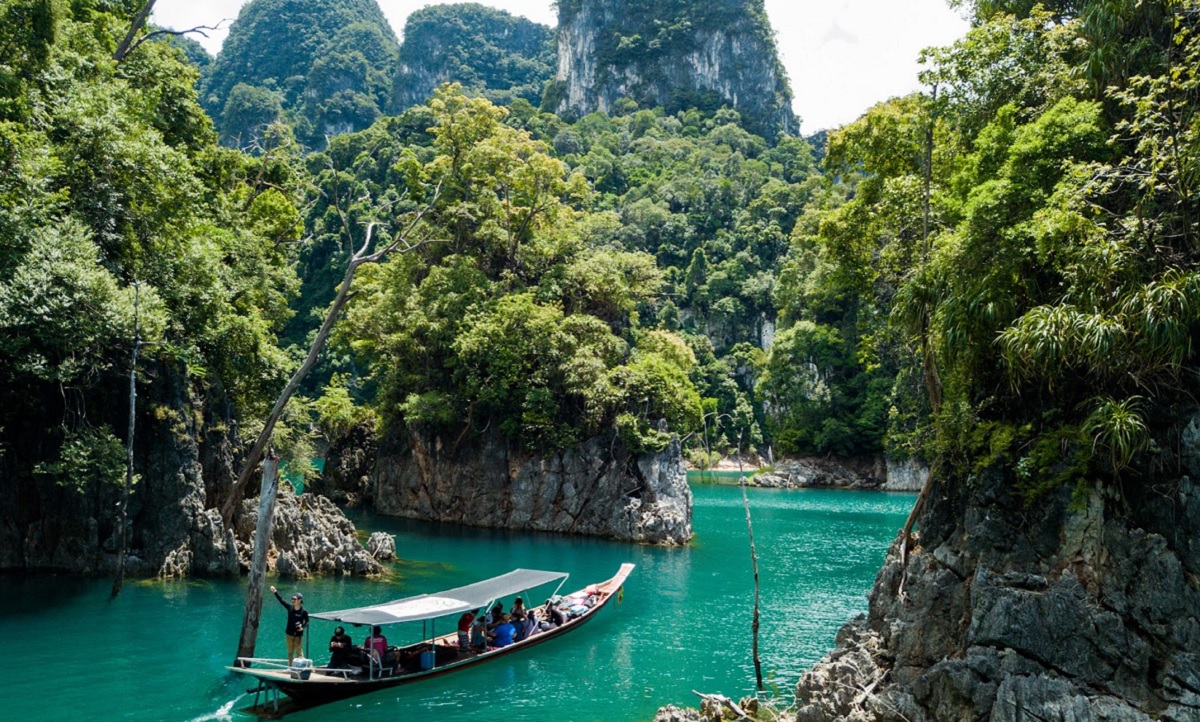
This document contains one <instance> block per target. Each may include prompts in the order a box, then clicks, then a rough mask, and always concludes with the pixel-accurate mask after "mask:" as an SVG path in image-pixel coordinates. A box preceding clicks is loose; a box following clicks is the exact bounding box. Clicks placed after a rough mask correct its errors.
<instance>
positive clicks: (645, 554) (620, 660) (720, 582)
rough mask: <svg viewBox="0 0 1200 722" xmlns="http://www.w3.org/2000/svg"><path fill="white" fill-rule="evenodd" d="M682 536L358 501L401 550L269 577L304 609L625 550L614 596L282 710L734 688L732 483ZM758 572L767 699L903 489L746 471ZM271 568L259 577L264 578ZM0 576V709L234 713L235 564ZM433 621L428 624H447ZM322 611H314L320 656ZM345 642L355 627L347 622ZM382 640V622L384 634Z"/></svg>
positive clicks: (537, 717) (520, 709) (743, 629)
mask: <svg viewBox="0 0 1200 722" xmlns="http://www.w3.org/2000/svg"><path fill="white" fill-rule="evenodd" d="M693 492H694V494H695V518H694V527H695V530H696V534H697V538H696V541H695V542H694V544H693V545H692V546H690V547H687V548H683V549H662V548H656V547H653V548H645V547H635V546H630V545H626V544H618V543H613V542H605V541H600V540H594V539H581V538H575V537H565V536H556V535H537V534H524V533H516V532H504V531H495V530H481V529H468V528H462V527H455V526H450V525H435V524H427V523H420V522H410V521H404V520H397V519H391V518H387V517H380V516H360V517H357V518H356V522H357V523H358V524H359V526H360V528H366V529H370V530H384V531H388V532H391V533H393V534H395V535H396V542H397V544H396V546H397V549H398V551H399V553H400V555H401V556H402V557H403V558H404V559H405V560H406V561H405V562H403V563H401V564H399V565H397V572H398V573H397V575H396V576H395V578H393V579H390V580H388V581H371V580H362V579H353V580H345V579H321V580H311V581H302V582H291V581H285V582H282V583H279V586H280V587H281V591H282V592H284V593H285V596H287V595H288V594H290V592H291V591H292V590H293V589H299V590H301V591H303V592H304V597H305V602H306V606H307V607H308V608H309V609H310V610H315V609H337V608H344V607H348V606H357V605H361V604H368V603H373V602H378V601H384V600H387V599H392V598H396V597H400V596H407V595H410V594H418V593H421V592H427V591H434V590H437V589H442V588H448V587H453V586H458V585H460V584H463V583H468V582H472V581H476V580H478V579H481V578H484V577H487V576H491V575H494V574H498V573H501V572H504V571H508V570H509V569H512V568H514V567H530V568H542V569H561V570H563V571H568V572H570V573H571V579H569V580H568V581H567V584H566V586H565V587H564V590H566V589H574V588H576V587H579V586H582V585H584V584H586V583H590V582H593V581H599V580H602V579H606V578H608V577H609V576H611V575H612V574H613V573H614V572H615V571H616V569H617V566H618V565H619V564H620V563H621V562H625V561H632V562H634V563H636V564H637V565H638V566H637V569H635V570H634V572H633V575H632V576H631V577H630V578H629V581H628V582H627V583H626V585H625V595H624V602H623V603H622V604H620V605H617V604H611V605H610V606H609V607H608V608H606V609H604V610H603V611H602V612H601V613H600V615H599V616H598V617H597V618H596V619H594V620H593V621H592V622H590V623H589V624H588V625H586V626H584V627H582V628H580V629H579V630H578V631H576V632H573V633H571V634H570V635H567V636H566V637H564V638H561V639H558V640H555V641H552V642H548V643H546V644H543V645H540V646H538V647H536V648H535V649H532V650H529V651H528V652H525V653H518V654H515V655H513V656H510V657H506V658H503V659H498V660H495V661H493V662H490V663H488V664H484V665H481V666H479V667H476V668H473V669H469V670H465V671H463V672H460V673H457V674H453V675H449V676H447V677H440V678H437V679H433V680H430V681H428V682H423V683H420V684H416V685H410V686H406V687H402V688H398V689H394V690H389V691H384V692H380V693H377V694H373V695H368V696H365V697H359V698H357V699H354V700H349V701H346V702H340V703H335V704H333V705H327V706H324V707H318V708H315V709H313V710H308V711H306V712H302V713H298V714H295V715H292V716H289V717H288V718H287V719H289V720H295V721H296V722H305V721H312V720H330V719H337V720H339V722H368V721H372V722H374V721H378V722H382V721H383V720H387V721H388V722H394V721H395V720H396V719H398V718H399V717H400V716H401V715H402V714H403V715H404V716H405V717H409V716H411V717H413V718H415V719H426V720H440V719H449V718H451V717H453V719H455V720H456V721H458V720H466V721H472V722H475V721H477V722H495V720H497V719H500V720H504V722H549V721H551V720H557V721H562V722H589V721H591V720H604V721H607V722H616V721H620V720H630V721H635V720H648V719H650V718H651V717H652V716H653V714H654V712H655V710H656V709H657V708H658V707H659V706H661V705H663V704H667V703H677V704H689V705H691V704H695V698H694V696H693V695H692V694H691V690H692V689H697V690H700V691H707V692H721V693H724V694H727V695H729V696H731V697H734V698H737V697H739V696H741V695H744V694H750V693H751V692H752V691H753V688H754V668H753V663H752V661H751V659H750V619H751V611H752V604H753V580H752V577H751V572H750V557H749V549H748V546H747V535H746V521H745V513H744V511H743V508H742V497H741V493H740V491H739V489H738V488H737V487H727V486H700V487H695V488H694V489H693ZM748 493H749V498H750V505H751V512H752V514H753V519H754V533H755V541H756V543H757V549H758V555H759V570H760V575H761V578H762V633H761V639H760V648H761V656H762V660H763V669H764V673H765V674H766V675H767V676H768V685H769V686H771V687H773V688H775V689H776V690H777V691H778V692H779V693H780V694H782V695H784V696H785V698H786V699H787V700H789V701H790V699H791V688H792V686H793V685H794V684H795V681H796V679H797V678H798V677H799V675H800V673H801V672H802V671H803V670H804V669H805V668H806V667H807V666H809V665H811V664H812V663H813V662H815V661H817V660H818V659H820V658H821V657H822V656H823V655H824V654H825V653H826V652H827V651H828V649H829V647H830V646H831V644H832V641H833V636H834V634H835V633H836V631H837V629H838V627H839V626H840V625H841V624H842V623H843V622H844V621H846V620H847V619H849V618H850V617H852V616H854V615H855V614H858V613H859V612H861V611H864V610H865V609H866V597H865V595H866V592H867V590H868V589H869V588H870V585H871V583H872V581H873V580H874V577H875V573H876V571H877V570H878V568H879V566H880V563H881V562H882V560H883V555H884V552H885V551H886V548H887V545H888V544H889V543H890V541H891V539H892V538H893V536H894V535H895V533H896V531H897V530H898V529H899V527H900V526H902V525H903V523H904V517H905V515H906V514H907V512H908V509H909V508H910V507H911V505H912V502H913V499H914V498H915V497H914V496H913V495H908V494H884V493H877V492H847V491H829V490H775V489H749V490H748ZM277 583H278V582H277ZM109 586H110V584H109V582H107V581H102V580H93V581H79V580H73V579H69V578H60V577H38V578H16V577H0V679H3V680H4V684H3V688H4V690H5V692H6V694H5V700H4V702H3V707H2V711H0V718H3V719H13V720H59V719H103V720H179V721H190V720H212V719H218V720H221V719H234V720H239V721H240V720H244V719H249V718H247V717H246V716H244V715H240V714H238V713H237V709H238V708H240V707H242V706H244V705H245V704H246V703H247V698H246V695H245V691H246V689H247V688H248V687H249V686H250V685H249V684H248V683H247V681H246V680H244V679H233V678H231V677H230V676H229V675H228V674H227V673H226V672H225V670H224V665H225V664H227V663H228V662H229V661H230V660H231V658H232V656H233V654H234V652H235V650H236V647H237V637H238V627H239V625H240V623H241V614H242V606H243V595H244V586H243V583H239V582H236V581H201V582H173V583H165V584H164V583H159V582H141V583H130V584H126V586H125V591H124V593H123V594H122V595H121V596H120V597H119V598H118V599H117V600H115V601H110V600H109V599H108V589H109ZM283 623H284V612H283V609H282V608H281V607H279V606H278V604H277V603H275V602H274V600H273V599H270V600H269V602H268V604H267V605H266V607H265V611H264V623H263V626H262V629H261V631H260V635H259V644H258V654H259V655H260V656H282V655H283V654H284V644H283V633H282V627H283ZM448 629H449V627H448V626H447V630H448ZM331 631H332V627H331V626H330V625H327V624H325V623H323V622H316V623H315V624H314V632H315V636H314V637H313V639H314V641H313V645H312V647H313V653H314V656H315V657H316V658H317V659H318V661H323V660H324V654H323V653H319V652H318V650H324V648H325V645H326V641H327V640H328V637H329V634H330V633H331ZM351 634H352V636H353V637H354V638H355V640H356V641H357V640H358V638H359V637H361V636H362V632H361V630H357V629H352V630H351ZM389 636H390V637H391V638H392V640H393V641H397V638H398V637H401V636H402V635H395V634H389Z"/></svg>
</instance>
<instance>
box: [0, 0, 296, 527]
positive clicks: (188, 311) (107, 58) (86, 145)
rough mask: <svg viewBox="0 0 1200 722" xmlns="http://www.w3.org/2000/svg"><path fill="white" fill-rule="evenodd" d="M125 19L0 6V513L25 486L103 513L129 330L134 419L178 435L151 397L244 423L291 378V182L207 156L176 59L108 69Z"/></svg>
mask: <svg viewBox="0 0 1200 722" xmlns="http://www.w3.org/2000/svg"><path fill="white" fill-rule="evenodd" d="M136 10H137V6H136V5H135V4H133V3H108V2H102V1H100V0H76V1H75V2H61V1H60V0H10V1H6V2H5V3H4V4H3V5H2V6H0V16H2V19H0V328H3V332H2V333H0V377H2V382H0V428H2V429H3V432H2V433H3V435H2V437H0V439H2V444H0V467H2V470H3V471H2V474H0V476H2V477H3V479H4V481H5V484H4V485H3V489H4V491H5V498H6V499H11V498H12V497H9V496H8V494H10V493H13V494H16V498H18V499H22V498H25V496H24V494H23V493H21V492H19V491H14V488H16V489H17V490H20V489H21V488H22V487H21V486H20V484H26V483H29V482H33V483H32V484H30V485H29V487H27V488H34V487H35V486H36V488H40V489H42V490H43V491H44V493H43V495H42V496H41V503H42V504H45V505H50V506H52V507H53V506H55V505H58V504H62V503H69V500H68V501H67V502H64V501H62V500H59V499H57V498H56V496H55V492H54V490H55V489H59V490H61V491H62V493H65V492H66V491H68V490H75V491H77V492H79V493H80V494H83V493H84V492H85V491H86V495H87V498H89V499H91V498H93V497H94V498H96V499H99V498H100V496H101V494H102V492H103V491H104V490H105V489H108V488H110V487H111V486H112V485H115V484H116V483H118V482H120V481H121V480H122V479H123V478H124V467H125V462H124V457H125V451H124V443H123V441H122V440H121V439H123V438H124V436H125V429H126V419H127V415H128V389H127V387H126V385H127V382H126V381H125V379H127V378H128V374H129V359H130V356H131V352H132V350H133V344H134V338H135V324H136V329H137V336H138V338H140V340H141V342H142V343H143V344H144V347H143V349H142V359H143V362H142V364H141V375H140V377H139V379H140V382H141V385H142V386H143V393H144V394H145V402H146V408H144V409H143V410H142V411H143V418H144V419H145V418H156V419H159V420H163V421H166V422H169V423H173V424H176V425H178V427H179V428H181V429H186V428H189V427H190V424H191V419H189V418H188V416H187V414H189V413H191V412H190V411H187V410H185V409H184V408H182V406H183V405H184V404H182V403H180V399H178V398H172V396H171V393H170V392H168V391H167V390H166V389H168V388H179V387H181V386H182V387H183V389H184V391H183V392H177V393H181V394H182V396H183V401H184V402H186V401H187V400H189V399H190V398H192V396H193V395H194V396H195V397H196V398H200V399H205V400H206V401H208V402H211V406H210V408H209V411H210V413H211V414H212V416H210V418H208V419H207V421H208V422H209V423H211V424H213V425H220V424H228V423H230V422H234V421H236V420H237V419H238V418H239V417H241V418H242V419H244V420H248V422H249V423H251V424H252V423H253V422H252V419H253V418H254V417H255V416H256V415H261V414H262V413H263V412H264V410H265V408H268V407H269V404H270V402H271V401H272V397H273V395H274V394H275V393H276V389H277V388H278V386H279V385H280V384H281V383H282V380H283V379H284V378H286V376H285V374H286V373H287V371H288V367H289V366H290V361H289V359H288V357H287V355H286V353H285V352H284V351H283V350H281V349H280V347H279V345H278V343H277V338H278V333H279V331H280V330H281V328H282V325H283V323H284V322H285V321H286V320H287V319H288V318H289V317H290V316H291V314H292V311H291V309H290V306H289V304H290V303H291V301H292V300H293V298H294V296H295V294H296V291H297V290H298V286H299V283H298V279H297V277H296V273H295V268H294V264H295V262H296V254H297V245H296V242H297V241H298V240H299V238H300V236H301V233H302V230H303V225H302V218H301V216H300V214H299V212H298V211H297V207H296V205H294V200H295V199H296V198H298V197H299V187H300V186H299V184H298V179H297V177H296V175H295V172H294V170H295V169H294V168H293V167H292V166H291V165H289V164H288V163H286V162H281V160H280V159H279V157H278V156H276V155H270V154H268V155H262V156H250V155H246V154H243V153H240V152H237V151H233V150H228V149H225V148H222V147H220V146H219V145H218V144H217V136H216V133H215V132H214V130H213V125H212V122H211V121H210V120H209V118H208V116H207V115H205V113H204V111H203V110H202V108H201V107H200V105H199V104H198V103H197V101H196V94H195V90H194V85H195V82H196V78H197V73H196V71H195V70H194V69H193V68H192V66H191V65H189V64H188V63H187V62H186V61H185V60H184V59H183V56H182V54H181V52H180V51H179V50H177V49H176V48H175V47H173V46H172V45H170V44H168V43H165V42H148V43H143V44H142V45H140V46H139V47H138V48H137V49H136V51H135V52H134V53H132V54H130V55H129V56H127V57H126V58H125V60H124V61H122V62H121V63H117V62H115V61H113V60H112V58H111V56H112V54H113V51H114V49H115V48H116V46H117V43H118V41H120V40H121V38H122V37H123V36H124V34H125V33H126V31H127V30H128V28H129V22H130V18H131V17H132V15H133V13H134V12H135V11H136ZM135 302H136V304H137V308H136V313H135ZM189 389H190V391H189ZM202 406H203V404H198V405H197V408H200V407H202ZM14 480H15V481H16V482H18V485H17V486H16V487H14V486H12V485H11V484H12V483H13V482H14ZM26 500H27V501H28V499H26ZM109 506H111V505H109ZM36 507H37V505H36V504H33V503H30V508H33V509H35V514H36ZM71 508H73V505H71ZM101 508H108V507H105V505H101ZM93 513H94V514H95V515H96V517H97V518H100V519H102V520H104V519H106V518H107V517H105V516H102V515H100V513H99V510H97V511H95V512H93ZM86 516H88V515H84V517H85V518H86ZM98 531H99V533H100V535H101V536H100V538H101V539H103V538H105V534H106V531H105V529H104V528H103V527H102V528H101V529H99V530H98Z"/></svg>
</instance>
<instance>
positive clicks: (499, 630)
mask: <svg viewBox="0 0 1200 722" xmlns="http://www.w3.org/2000/svg"><path fill="white" fill-rule="evenodd" d="M516 633H517V630H516V629H515V628H514V627H513V625H512V624H510V623H509V622H508V620H505V621H503V622H501V623H500V626H498V627H496V628H495V629H494V630H492V634H493V635H494V637H493V639H492V646H493V647H507V646H508V645H510V644H512V643H513V635H515V634H516Z"/></svg>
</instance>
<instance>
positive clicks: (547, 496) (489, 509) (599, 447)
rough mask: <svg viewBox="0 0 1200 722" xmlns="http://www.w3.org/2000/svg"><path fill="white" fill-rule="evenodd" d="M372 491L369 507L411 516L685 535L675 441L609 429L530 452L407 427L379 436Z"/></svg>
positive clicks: (686, 495) (648, 537)
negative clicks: (631, 448) (647, 442)
mask: <svg viewBox="0 0 1200 722" xmlns="http://www.w3.org/2000/svg"><path fill="white" fill-rule="evenodd" d="M374 490H375V491H374V497H375V508H376V509H377V510H379V511H381V512H383V513H385V514H393V515H396V516H403V517H408V518H413V519H429V520H434V521H449V522H455V523H460V524H470V525H473V526H486V527H500V528H508V529H532V530H537V531H553V532H565V533H570V534H586V535H595V536H604V537H611V538H614V539H622V540H630V541H637V542H644V543H653V544H683V543H685V542H686V541H687V540H688V539H690V538H691V536H692V523H691V519H692V493H691V490H690V489H688V486H687V477H686V472H685V471H684V468H683V459H682V457H681V454H680V447H679V443H678V441H675V442H673V443H671V444H670V445H669V446H668V447H667V448H666V449H665V450H663V451H662V452H661V453H658V454H644V455H641V456H635V455H632V454H630V453H629V452H628V451H627V450H626V449H625V448H624V446H623V445H622V444H621V442H620V440H619V438H617V437H616V436H613V435H610V436H603V437H597V438H593V439H590V440H589V441H586V442H584V443H583V444H581V445H580V446H578V447H576V448H575V449H572V450H569V451H565V452H560V453H557V454H555V455H553V456H550V457H546V458H538V457H535V456H533V455H532V454H529V453H526V452H523V451H519V450H517V449H515V448H514V447H512V446H511V445H510V444H507V443H505V442H504V441H503V440H501V439H500V438H499V437H498V436H496V435H494V434H489V435H486V436H484V437H482V438H478V439H473V440H466V441H463V442H462V443H461V444H458V446H457V448H454V440H453V439H441V438H436V437H429V436H428V435H426V434H422V433H418V432H409V433H407V434H406V435H405V436H404V437H403V438H396V437H392V438H390V439H388V440H386V441H385V442H384V443H383V444H381V448H380V457H379V460H378V462H377V464H376V466H375V475H374Z"/></svg>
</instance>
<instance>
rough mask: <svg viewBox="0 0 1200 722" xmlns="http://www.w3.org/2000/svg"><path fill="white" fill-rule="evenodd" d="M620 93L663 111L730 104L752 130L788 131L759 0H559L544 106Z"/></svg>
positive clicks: (601, 102) (594, 102)
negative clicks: (553, 71) (554, 56)
mask: <svg viewBox="0 0 1200 722" xmlns="http://www.w3.org/2000/svg"><path fill="white" fill-rule="evenodd" d="M622 98H629V99H631V100H633V101H634V102H636V103H637V104H638V105H639V106H641V107H655V106H662V107H664V108H665V109H666V110H667V111H668V112H674V111H677V110H682V109H686V108H692V107H698V108H701V109H710V110H711V109H716V108H719V107H721V106H722V105H728V106H730V107H732V108H734V109H736V110H737V111H738V112H740V113H741V115H742V117H743V119H744V121H745V124H746V127H747V129H748V130H750V131H751V132H753V133H756V134H759V135H762V136H764V137H767V138H773V137H775V135H776V134H777V133H779V132H792V133H794V132H796V130H797V123H796V119H795V116H794V115H793V114H792V110H791V100H792V92H791V90H790V88H789V86H788V81H787V78H786V77H785V75H784V71H783V66H782V65H781V64H780V62H779V58H778V55H777V53H776V48H775V41H774V38H773V36H772V30H771V26H770V23H769V21H768V20H767V16H766V13H765V11H764V9H763V3H762V0H715V1H714V2H708V3H699V2H695V1H694V0H662V1H660V2H650V1H648V0H631V1H626V0H562V1H561V2H559V3H558V72H557V75H556V76H555V81H554V83H552V84H551V85H550V86H549V87H548V88H547V91H546V95H545V96H544V98H543V107H544V108H546V109H548V110H551V111H554V112H557V113H560V114H563V115H568V116H579V115H584V114H587V113H590V112H592V111H596V110H600V111H609V110H611V109H613V108H614V107H616V104H617V103H618V101H620V100H621V99H622Z"/></svg>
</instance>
